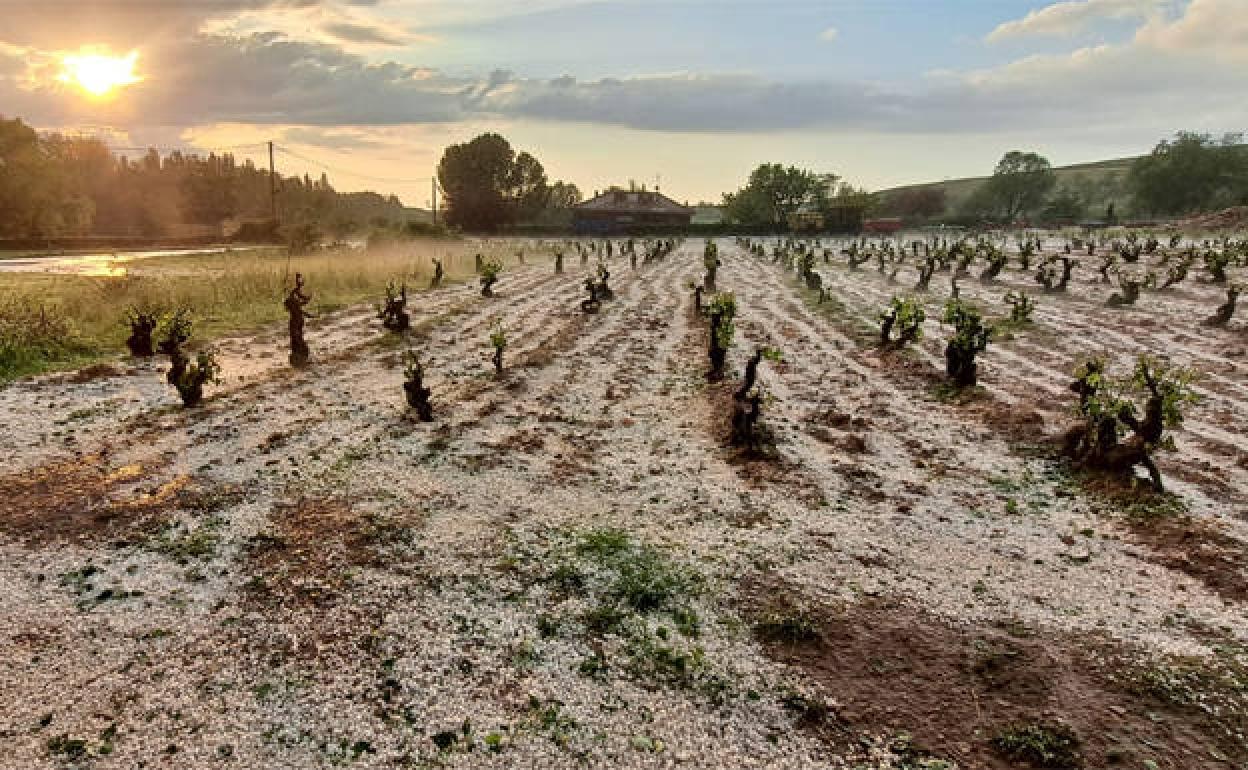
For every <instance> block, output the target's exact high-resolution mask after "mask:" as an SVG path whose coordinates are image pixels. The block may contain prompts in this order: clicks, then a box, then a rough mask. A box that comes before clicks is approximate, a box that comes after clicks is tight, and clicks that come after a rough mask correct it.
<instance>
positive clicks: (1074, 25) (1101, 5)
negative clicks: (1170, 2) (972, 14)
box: [985, 0, 1163, 43]
mask: <svg viewBox="0 0 1248 770" xmlns="http://www.w3.org/2000/svg"><path fill="white" fill-rule="evenodd" d="M1162 5H1163V0H1065V1H1064V2H1060V3H1053V4H1052V5H1047V6H1045V7H1044V8H1040V9H1039V10H1035V11H1031V12H1030V13H1028V14H1027V15H1026V16H1024V17H1023V18H1021V19H1016V20H1013V21H1007V22H1005V23H1004V24H1001V25H999V26H998V27H997V28H996V29H994V30H993V31H992V32H990V33H988V37H987V38H985V39H986V40H987V41H988V42H989V43H999V42H1002V41H1005V40H1011V39H1014V38H1021V37H1033V36H1049V37H1070V36H1073V35H1075V34H1078V33H1079V32H1082V31H1083V30H1085V29H1087V28H1088V27H1089V26H1091V25H1092V24H1095V23H1096V22H1098V21H1104V20H1106V19H1129V18H1145V17H1147V16H1149V15H1150V14H1153V13H1155V12H1157V11H1158V10H1159V9H1160V7H1161V6H1162Z"/></svg>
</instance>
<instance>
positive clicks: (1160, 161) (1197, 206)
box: [1128, 132, 1248, 214]
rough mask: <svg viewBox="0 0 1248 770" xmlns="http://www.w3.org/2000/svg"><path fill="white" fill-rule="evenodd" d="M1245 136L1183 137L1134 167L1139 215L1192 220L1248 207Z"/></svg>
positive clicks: (1133, 187) (1132, 180)
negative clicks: (1182, 216) (1191, 216)
mask: <svg viewBox="0 0 1248 770" xmlns="http://www.w3.org/2000/svg"><path fill="white" fill-rule="evenodd" d="M1242 142H1243V136H1242V135H1241V134H1227V135H1226V136H1223V137H1222V138H1220V139H1214V138H1213V137H1212V136H1210V135H1208V134H1196V133H1189V132H1180V133H1178V134H1176V135H1175V137H1174V139H1173V140H1165V139H1163V140H1162V141H1161V142H1160V143H1158V145H1157V146H1156V147H1155V148H1154V149H1153V151H1152V153H1151V154H1149V155H1145V156H1144V157H1142V158H1139V159H1138V160H1136V161H1135V162H1134V163H1133V164H1132V165H1131V173H1130V175H1129V176H1128V185H1129V187H1130V189H1131V194H1132V199H1133V202H1134V205H1135V208H1136V210H1137V211H1140V212H1141V213H1145V214H1187V213H1191V212H1196V211H1203V210H1208V209H1213V208H1223V207H1226V206H1234V205H1239V204H1243V203H1248V148H1246V147H1245V146H1244V145H1243V144H1242Z"/></svg>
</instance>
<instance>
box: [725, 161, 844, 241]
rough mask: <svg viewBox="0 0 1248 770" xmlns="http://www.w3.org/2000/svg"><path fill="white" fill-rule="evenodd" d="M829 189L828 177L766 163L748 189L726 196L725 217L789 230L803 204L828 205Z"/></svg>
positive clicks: (745, 222)
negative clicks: (825, 202)
mask: <svg viewBox="0 0 1248 770" xmlns="http://www.w3.org/2000/svg"><path fill="white" fill-rule="evenodd" d="M832 181H835V180H832ZM828 185H829V180H828V179H827V178H826V177H820V176H819V175H817V174H815V173H813V172H811V171H806V170H803V169H800V168H796V167H794V166H789V167H787V168H786V167H784V166H783V165H781V164H779V163H764V164H763V165H761V166H759V167H758V168H756V169H754V172H753V173H752V174H750V179H749V182H748V183H747V184H746V186H745V187H743V188H742V189H740V190H738V191H737V192H735V193H727V194H725V195H724V209H725V214H726V215H727V217H728V219H729V220H731V221H733V222H739V223H740V224H743V225H771V226H774V227H786V226H788V224H789V217H790V216H792V215H793V214H794V213H796V212H797V210H798V209H799V208H801V207H802V205H803V204H806V203H810V204H816V205H817V204H818V203H819V202H821V201H826V198H827V192H828ZM820 208H821V207H820Z"/></svg>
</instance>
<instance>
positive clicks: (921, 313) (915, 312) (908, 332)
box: [880, 297, 927, 348]
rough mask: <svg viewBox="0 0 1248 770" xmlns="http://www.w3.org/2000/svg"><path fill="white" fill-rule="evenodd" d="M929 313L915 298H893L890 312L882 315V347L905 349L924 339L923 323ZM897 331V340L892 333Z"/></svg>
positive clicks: (887, 311)
mask: <svg viewBox="0 0 1248 770" xmlns="http://www.w3.org/2000/svg"><path fill="white" fill-rule="evenodd" d="M925 320H927V312H926V311H925V310H924V309H923V303H921V302H919V301H918V300H917V299H915V298H913V297H893V300H892V304H891V305H889V308H888V310H886V311H885V312H883V313H880V345H881V346H883V347H898V348H903V347H905V346H906V345H908V344H910V343H912V342H918V341H919V340H921V339H923V322H924V321H925ZM894 330H896V332H897V338H896V339H893V336H892V333H893V331H894Z"/></svg>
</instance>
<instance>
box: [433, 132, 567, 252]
mask: <svg viewBox="0 0 1248 770" xmlns="http://www.w3.org/2000/svg"><path fill="white" fill-rule="evenodd" d="M438 184H439V185H440V186H441V187H442V191H443V192H444V193H445V195H446V204H447V213H446V219H447V222H448V223H449V224H451V225H454V226H456V227H461V228H463V229H465V230H473V231H485V232H491V231H494V230H497V229H499V228H500V227H504V226H506V225H510V224H514V223H515V222H517V221H519V220H521V219H528V218H531V217H533V216H535V215H536V214H537V213H538V212H540V211H541V210H542V209H543V208H545V207H546V204H547V201H548V200H549V198H550V188H549V186H548V185H547V182H546V171H545V170H544V169H543V168H542V164H541V163H540V162H538V160H537V158H534V157H533V156H532V155H530V154H528V153H527V152H522V153H520V154H519V155H517V154H516V152H515V150H513V149H512V148H511V144H509V143H508V142H507V140H506V139H504V138H503V137H501V136H499V135H498V134H482V135H481V136H478V137H477V138H476V139H473V140H472V141H470V142H467V143H465V144H455V145H451V146H450V147H448V148H446V152H445V153H444V154H443V155H442V162H441V163H439V164H438Z"/></svg>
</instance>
